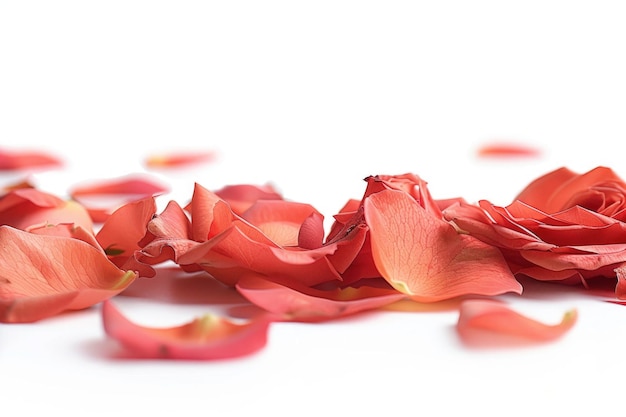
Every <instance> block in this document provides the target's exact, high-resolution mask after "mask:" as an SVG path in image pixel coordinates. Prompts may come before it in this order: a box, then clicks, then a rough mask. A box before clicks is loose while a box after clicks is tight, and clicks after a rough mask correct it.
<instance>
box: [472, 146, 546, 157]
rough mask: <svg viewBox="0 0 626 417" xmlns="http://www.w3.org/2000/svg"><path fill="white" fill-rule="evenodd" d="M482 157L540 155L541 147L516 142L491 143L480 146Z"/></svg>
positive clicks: (479, 153) (478, 152)
mask: <svg viewBox="0 0 626 417" xmlns="http://www.w3.org/2000/svg"><path fill="white" fill-rule="evenodd" d="M477 154H478V156H480V157H504V158H510V157H532V156H539V155H540V154H541V152H540V151H539V149H536V148H532V147H530V146H527V145H520V144H516V143H491V144H487V145H483V146H481V147H479V148H478V151H477Z"/></svg>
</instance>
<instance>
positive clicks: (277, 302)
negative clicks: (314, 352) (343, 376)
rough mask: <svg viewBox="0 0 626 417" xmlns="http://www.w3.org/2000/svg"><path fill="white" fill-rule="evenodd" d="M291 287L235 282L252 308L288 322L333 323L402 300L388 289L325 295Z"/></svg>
mask: <svg viewBox="0 0 626 417" xmlns="http://www.w3.org/2000/svg"><path fill="white" fill-rule="evenodd" d="M293 284H294V285H292V287H288V286H285V285H282V284H279V283H276V282H271V281H268V280H266V279H263V278H261V277H259V276H247V277H244V278H242V279H240V280H239V282H237V285H236V288H237V290H238V291H239V293H241V294H242V295H243V296H244V297H246V298H247V299H248V300H249V301H250V302H252V303H254V304H255V305H257V306H259V307H261V308H263V309H265V310H267V311H268V312H270V313H273V314H276V315H278V316H279V317H281V318H282V319H283V320H291V321H322V320H330V319H335V318H338V317H344V316H348V315H351V314H356V313H358V312H361V311H366V310H373V309H376V308H379V307H383V306H386V305H389V304H391V303H394V302H396V301H399V300H402V299H403V298H405V295H404V294H402V293H399V292H397V291H395V290H393V289H390V288H376V287H368V286H363V287H359V288H351V287H348V288H343V289H340V288H336V289H333V290H328V291H325V290H318V289H314V288H310V287H305V286H301V285H297V284H295V283H293Z"/></svg>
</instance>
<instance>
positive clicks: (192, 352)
mask: <svg viewBox="0 0 626 417" xmlns="http://www.w3.org/2000/svg"><path fill="white" fill-rule="evenodd" d="M102 321H103V326H104V330H105V333H106V334H107V336H109V337H110V338H112V339H114V340H117V341H118V342H119V343H120V344H121V345H123V346H124V347H125V348H126V350H127V351H128V352H129V353H130V354H131V355H132V356H133V357H136V358H145V359H188V360H217V359H229V358H237V357H241V356H246V355H250V354H252V353H255V352H257V351H259V350H260V349H262V348H263V347H265V346H266V344H267V336H268V330H269V325H270V323H271V321H269V320H268V319H267V317H265V316H261V317H257V318H255V319H253V320H250V321H248V322H246V323H237V322H234V321H231V320H228V319H226V318H224V317H219V316H216V315H212V314H207V315H205V316H203V317H199V318H196V319H194V320H193V321H190V322H188V323H186V324H182V325H180V326H174V327H164V328H154V327H145V326H141V325H138V324H136V323H133V322H131V321H130V320H129V319H128V318H126V317H125V316H124V315H123V314H122V313H121V312H120V311H119V309H118V308H117V307H115V305H114V304H113V302H112V301H110V300H106V301H104V302H103V304H102Z"/></svg>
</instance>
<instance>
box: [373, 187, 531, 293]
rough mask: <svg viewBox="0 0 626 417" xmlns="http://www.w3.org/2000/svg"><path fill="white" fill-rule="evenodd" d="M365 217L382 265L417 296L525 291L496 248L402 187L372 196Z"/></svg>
mask: <svg viewBox="0 0 626 417" xmlns="http://www.w3.org/2000/svg"><path fill="white" fill-rule="evenodd" d="M365 218H366V221H367V224H368V226H369V228H370V235H371V245H372V254H373V257H374V261H375V263H376V267H377V268H378V270H379V271H380V273H381V274H382V276H383V277H384V278H385V279H386V280H387V281H388V282H389V283H390V284H391V285H392V286H394V287H395V288H396V289H398V290H399V291H401V292H403V293H405V294H407V295H410V296H411V297H412V298H414V299H415V300H417V301H422V302H431V301H440V300H444V299H446V298H454V297H459V296H463V295H470V294H476V295H496V294H502V293H506V292H515V293H521V291H522V287H521V285H520V284H519V282H517V281H516V280H515V278H514V277H513V275H512V274H511V271H510V270H509V268H508V266H507V264H506V262H505V260H504V258H503V257H502V254H501V253H500V252H499V251H498V250H497V249H496V248H494V247H492V246H489V245H486V244H484V243H482V242H481V241H479V240H478V239H475V238H473V237H471V236H467V235H461V234H458V233H457V232H456V231H455V230H454V228H453V227H452V226H451V225H450V224H449V223H447V222H445V221H443V220H440V219H439V218H437V217H435V216H433V215H431V214H429V213H428V212H427V211H426V210H425V209H423V208H422V207H421V206H420V205H419V204H417V202H416V201H415V200H414V199H413V198H411V197H410V196H409V195H408V194H406V193H404V192H402V191H396V190H385V191H381V192H378V193H376V194H372V195H371V196H369V197H368V198H367V199H366V200H365Z"/></svg>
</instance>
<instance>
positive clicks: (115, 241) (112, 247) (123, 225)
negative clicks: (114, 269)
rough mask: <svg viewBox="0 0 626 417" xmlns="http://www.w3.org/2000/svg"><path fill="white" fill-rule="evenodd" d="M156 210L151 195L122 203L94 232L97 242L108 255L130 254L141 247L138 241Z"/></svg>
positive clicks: (126, 255) (127, 255) (144, 233)
mask: <svg viewBox="0 0 626 417" xmlns="http://www.w3.org/2000/svg"><path fill="white" fill-rule="evenodd" d="M156 210H157V207H156V202H155V200H154V198H153V197H148V198H144V199H142V200H138V201H135V202H132V203H128V204H125V205H123V206H122V207H120V208H118V209H117V210H115V211H114V212H113V213H112V214H111V216H110V217H109V218H108V219H107V220H106V221H105V222H104V224H103V225H102V227H101V228H100V230H99V231H98V233H97V234H96V238H97V239H98V242H99V243H100V245H101V246H102V247H103V248H104V250H105V251H106V252H107V254H109V255H110V256H115V257H117V256H124V257H129V256H131V255H132V254H133V252H134V251H136V250H139V249H141V247H140V246H139V242H140V241H141V240H142V239H143V237H144V236H145V235H146V230H147V225H148V223H149V222H150V220H152V217H153V216H154V214H155V213H156Z"/></svg>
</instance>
